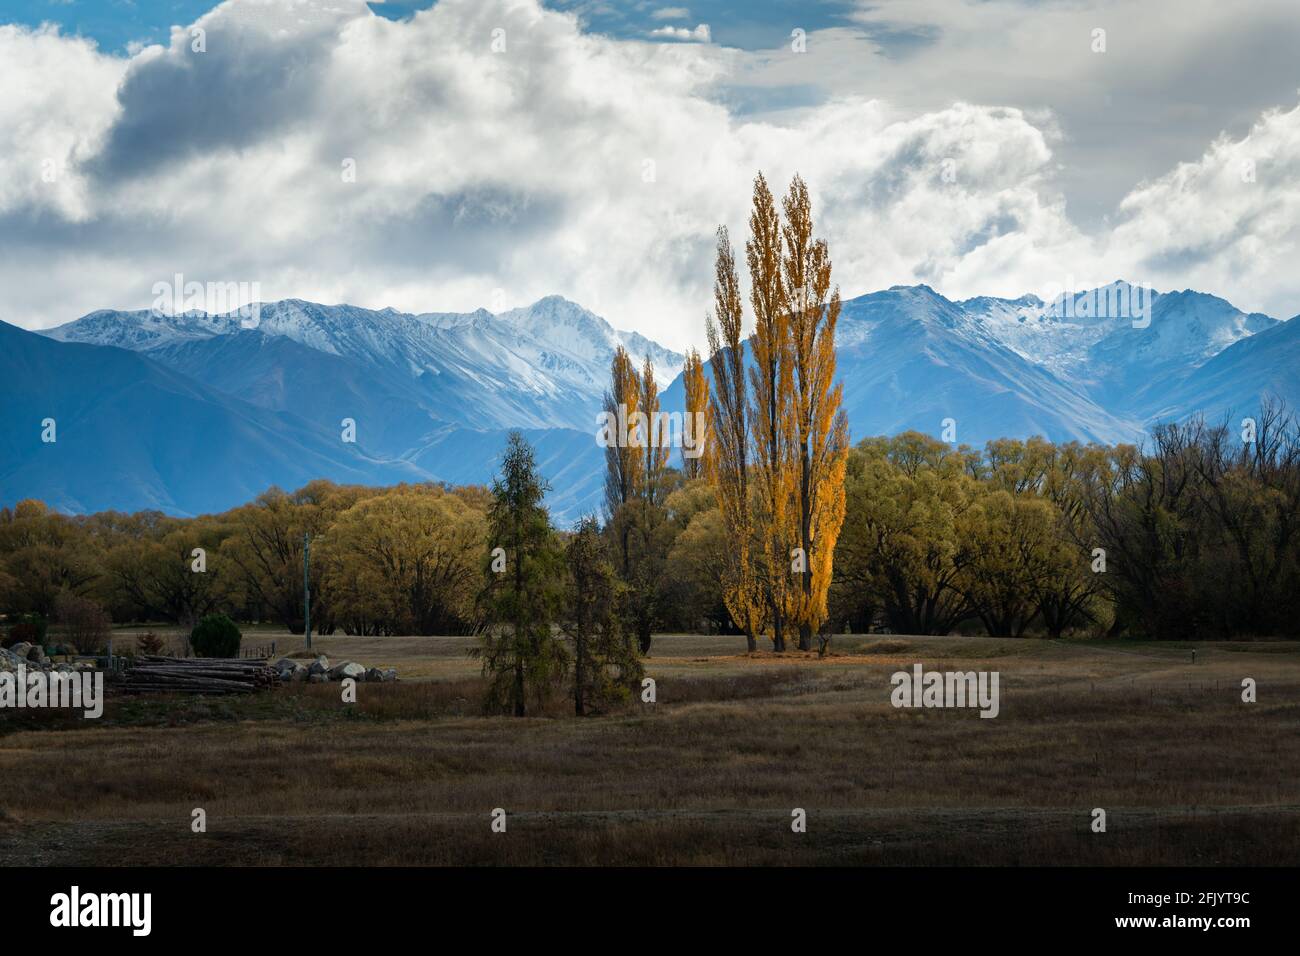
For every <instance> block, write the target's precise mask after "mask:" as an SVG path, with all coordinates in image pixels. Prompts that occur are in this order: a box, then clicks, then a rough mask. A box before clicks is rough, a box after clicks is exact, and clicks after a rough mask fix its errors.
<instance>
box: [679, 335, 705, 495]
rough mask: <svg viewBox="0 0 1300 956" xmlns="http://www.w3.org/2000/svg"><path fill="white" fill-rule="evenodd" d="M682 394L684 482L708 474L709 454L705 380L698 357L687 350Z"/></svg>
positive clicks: (694, 352) (701, 362) (702, 366)
mask: <svg viewBox="0 0 1300 956" xmlns="http://www.w3.org/2000/svg"><path fill="white" fill-rule="evenodd" d="M682 386H683V389H684V392H685V396H686V398H685V406H686V407H685V410H684V411H685V415H686V417H685V419H684V420H683V423H682V428H683V431H682V474H683V475H685V476H686V478H687V479H688V480H693V479H696V478H703V477H704V476H705V475H706V474H708V471H709V464H708V458H709V456H710V454H711V445H710V441H709V434H710V432H712V430H713V427H712V422H711V418H712V409H711V408H710V403H709V380H708V379H707V378H705V377H704V362H703V361H702V360H701V359H700V353H699V352H697V351H696V350H695V349H691V350H689V351H688V352H687V353H686V364H685V365H684V366H683V367H682Z"/></svg>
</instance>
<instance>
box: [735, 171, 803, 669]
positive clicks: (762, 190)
mask: <svg viewBox="0 0 1300 956" xmlns="http://www.w3.org/2000/svg"><path fill="white" fill-rule="evenodd" d="M749 233H750V235H749V239H748V240H747V241H746V243H745V257H746V260H747V261H748V264H749V279H750V291H749V301H750V305H751V306H752V307H753V310H754V334H753V335H752V336H751V338H750V342H751V344H752V347H753V350H754V366H753V367H752V368H751V369H750V370H749V380H750V428H751V430H752V436H753V442H754V477H755V479H756V484H757V485H758V489H757V491H758V494H757V512H758V526H759V529H760V531H761V537H762V547H763V560H762V561H761V562H759V564H758V567H759V570H760V573H759V581H760V583H761V585H762V588H763V593H764V595H765V597H766V601H767V613H768V616H769V621H770V625H771V629H772V643H773V648H774V650H776V651H778V652H780V651H784V650H785V633H786V627H787V625H788V624H789V623H790V620H791V619H792V618H793V617H794V616H795V615H794V614H793V613H792V612H793V611H794V610H795V609H796V607H797V604H796V602H797V599H798V595H797V592H796V589H795V588H793V587H792V586H791V584H792V582H791V571H792V560H793V558H794V555H793V548H794V547H795V544H794V542H795V541H796V540H797V534H796V533H795V532H796V528H795V526H794V522H793V518H794V517H795V506H796V503H795V500H794V499H795V485H796V482H797V475H796V469H795V467H794V446H795V442H796V429H795V414H794V402H793V391H794V388H793V370H794V369H793V366H794V355H793V352H794V349H793V343H792V340H791V326H790V315H789V306H788V301H787V297H786V290H785V284H784V278H783V275H782V236H781V220H780V215H779V214H778V213H777V209H776V203H775V202H774V201H773V199H772V192H771V190H770V189H768V186H767V180H766V179H764V178H763V175H762V174H761V173H760V174H759V175H758V176H757V177H756V178H755V180H754V205H753V211H752V212H751V213H750V217H749Z"/></svg>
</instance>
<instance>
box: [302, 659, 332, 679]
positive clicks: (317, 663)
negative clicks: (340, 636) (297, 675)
mask: <svg viewBox="0 0 1300 956" xmlns="http://www.w3.org/2000/svg"><path fill="white" fill-rule="evenodd" d="M329 671H330V659H329V658H328V657H326V656H325V655H324V654H322V655H321V656H320V657H318V658H316V659H315V660H314V661H312V662H311V666H310V667H308V668H307V674H308V676H311V675H312V674H321V675H324V674H328V673H329Z"/></svg>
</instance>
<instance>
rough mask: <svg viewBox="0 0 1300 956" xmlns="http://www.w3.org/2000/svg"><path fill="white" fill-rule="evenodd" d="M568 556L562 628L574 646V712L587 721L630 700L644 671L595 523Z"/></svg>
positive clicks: (583, 527)
mask: <svg viewBox="0 0 1300 956" xmlns="http://www.w3.org/2000/svg"><path fill="white" fill-rule="evenodd" d="M565 556H566V559H567V563H568V571H569V574H568V588H567V593H566V595H565V601H564V612H563V622H562V624H561V627H562V629H563V630H564V633H565V634H566V635H567V636H568V637H569V640H570V642H571V643H572V645H573V710H574V713H576V714H577V715H578V716H579V717H582V716H584V715H585V714H586V713H587V712H588V710H589V709H595V710H600V709H603V708H605V707H606V706H608V705H609V704H611V703H614V702H615V701H618V700H621V699H626V697H627V696H628V694H629V692H630V691H631V690H632V688H634V687H635V686H636V685H637V684H638V683H639V682H640V680H641V675H642V668H641V661H640V659H639V658H638V657H637V652H636V648H635V647H633V645H632V636H631V634H629V633H628V632H627V630H626V629H625V628H624V627H623V621H622V617H621V615H620V608H619V604H620V601H621V600H622V598H623V596H624V592H625V589H624V586H623V585H622V584H621V583H620V582H619V580H618V577H617V576H616V575H615V573H614V568H613V566H612V565H611V564H610V563H609V560H608V558H607V557H606V553H605V543H604V540H603V538H602V537H601V535H600V528H599V526H598V525H597V523H596V519H595V518H591V517H588V518H584V519H583V520H582V522H581V524H579V525H578V530H577V532H576V533H575V534H574V535H573V537H572V538H571V539H570V540H569V545H568V547H567V549H566V551H565Z"/></svg>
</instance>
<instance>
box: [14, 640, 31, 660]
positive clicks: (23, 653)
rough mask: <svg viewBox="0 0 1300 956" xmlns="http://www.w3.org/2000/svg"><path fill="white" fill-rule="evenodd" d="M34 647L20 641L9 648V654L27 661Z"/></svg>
mask: <svg viewBox="0 0 1300 956" xmlns="http://www.w3.org/2000/svg"><path fill="white" fill-rule="evenodd" d="M31 650H32V645H30V644H28V643H27V642H26V641H19V642H18V643H17V644H15V645H13V646H12V647H10V648H9V653H10V654H12V655H13V656H14V657H16V658H18V659H20V660H24V661H25V660H27V655H28V654H30V653H31Z"/></svg>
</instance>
